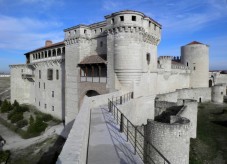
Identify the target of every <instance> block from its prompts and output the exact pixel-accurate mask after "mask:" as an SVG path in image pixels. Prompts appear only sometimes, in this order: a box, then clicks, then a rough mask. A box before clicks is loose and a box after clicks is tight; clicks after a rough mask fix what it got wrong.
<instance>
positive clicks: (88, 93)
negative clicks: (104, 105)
mask: <svg viewBox="0 0 227 164" xmlns="http://www.w3.org/2000/svg"><path fill="white" fill-rule="evenodd" d="M97 95H100V94H99V93H98V92H96V91H94V90H89V91H87V93H86V96H87V97H92V96H97Z"/></svg>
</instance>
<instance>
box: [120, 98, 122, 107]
mask: <svg viewBox="0 0 227 164" xmlns="http://www.w3.org/2000/svg"><path fill="white" fill-rule="evenodd" d="M121 104H122V96H121V97H120V105H121Z"/></svg>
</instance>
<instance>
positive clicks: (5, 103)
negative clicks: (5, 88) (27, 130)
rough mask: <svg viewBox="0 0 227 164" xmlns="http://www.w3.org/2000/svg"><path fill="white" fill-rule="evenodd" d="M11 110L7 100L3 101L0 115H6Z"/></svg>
mask: <svg viewBox="0 0 227 164" xmlns="http://www.w3.org/2000/svg"><path fill="white" fill-rule="evenodd" d="M11 110H12V106H11V104H10V102H8V101H7V100H4V101H3V103H2V106H1V113H6V112H9V111H11Z"/></svg>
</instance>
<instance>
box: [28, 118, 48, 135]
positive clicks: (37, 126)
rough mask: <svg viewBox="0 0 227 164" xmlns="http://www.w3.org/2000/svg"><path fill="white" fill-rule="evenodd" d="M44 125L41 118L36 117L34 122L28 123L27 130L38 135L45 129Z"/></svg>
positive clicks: (45, 124) (45, 125)
mask: <svg viewBox="0 0 227 164" xmlns="http://www.w3.org/2000/svg"><path fill="white" fill-rule="evenodd" d="M46 127H47V123H45V122H43V121H42V120H41V118H39V117H37V118H36V120H35V122H34V123H33V124H30V125H29V127H28V130H27V132H28V133H31V134H34V135H39V134H40V133H41V132H43V131H44V130H45V129H46Z"/></svg>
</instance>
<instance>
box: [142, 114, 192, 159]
mask: <svg viewBox="0 0 227 164" xmlns="http://www.w3.org/2000/svg"><path fill="white" fill-rule="evenodd" d="M175 121H176V122H175V123H171V124H165V123H160V122H156V121H153V120H148V122H147V125H146V126H145V130H144V133H145V138H146V140H147V141H149V142H150V143H152V144H153V145H154V147H155V148H156V149H157V150H158V151H159V152H161V153H162V155H163V156H164V157H165V158H167V160H169V162H170V163H174V164H188V163H189V145H190V137H189V136H190V135H189V131H190V125H189V122H190V121H189V120H188V119H184V118H175ZM145 143H146V142H145ZM147 145H148V144H145V149H148V146H147ZM150 150H151V156H152V159H153V161H154V163H164V160H163V158H161V156H160V155H158V153H157V152H156V151H155V150H154V149H153V148H150ZM147 160H148V159H147ZM148 161H149V160H148ZM150 162H151V161H150Z"/></svg>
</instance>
